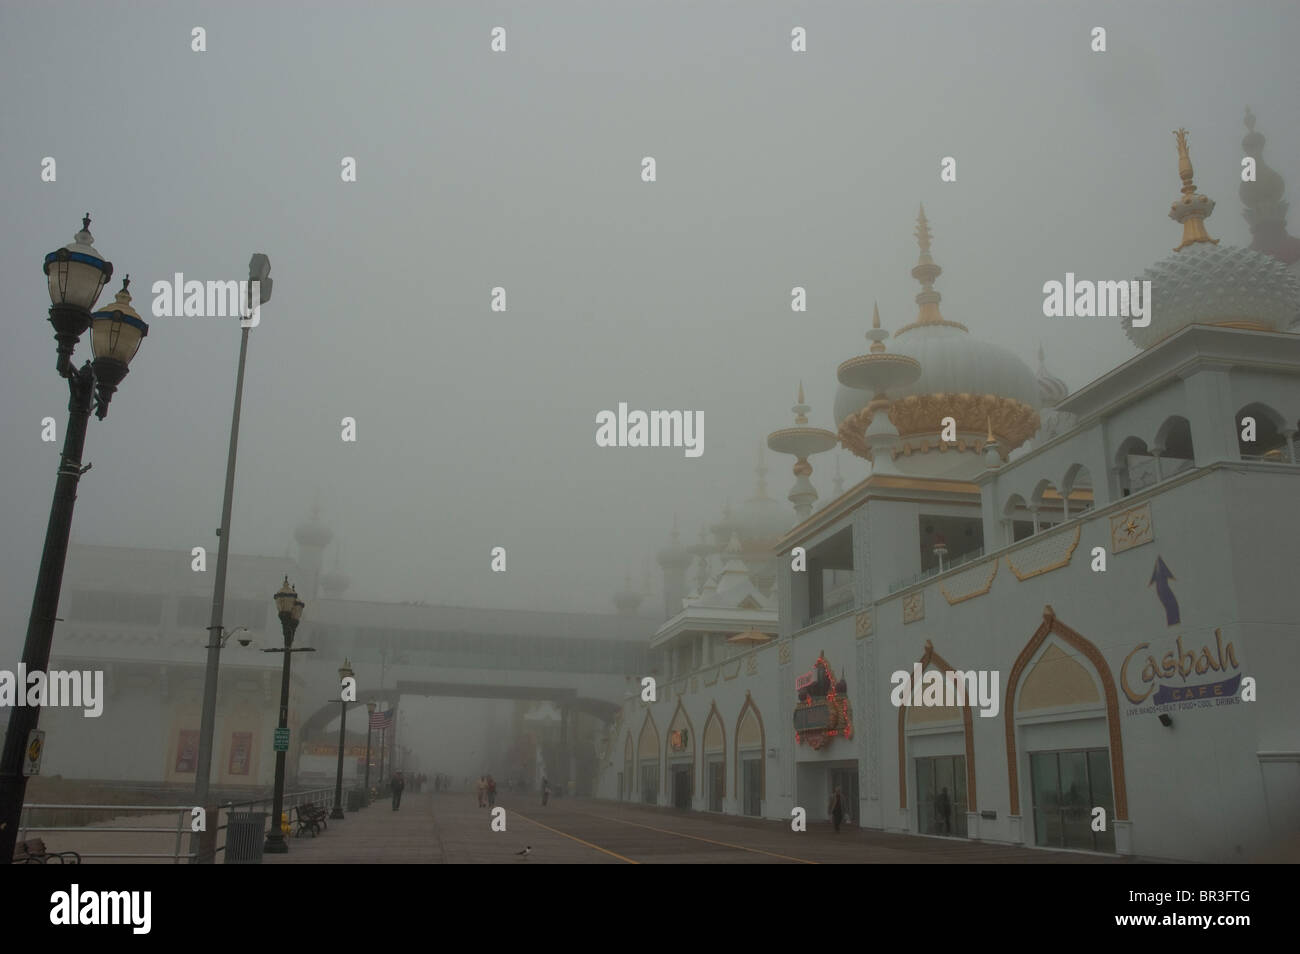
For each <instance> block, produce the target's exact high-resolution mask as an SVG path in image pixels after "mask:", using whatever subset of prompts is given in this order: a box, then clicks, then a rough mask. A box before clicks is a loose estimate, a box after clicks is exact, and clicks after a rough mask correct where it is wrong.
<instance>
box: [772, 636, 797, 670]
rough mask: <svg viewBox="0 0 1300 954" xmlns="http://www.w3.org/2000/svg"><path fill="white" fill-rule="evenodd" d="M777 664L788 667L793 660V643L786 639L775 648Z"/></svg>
mask: <svg viewBox="0 0 1300 954" xmlns="http://www.w3.org/2000/svg"><path fill="white" fill-rule="evenodd" d="M776 651H777V662H778V663H780V664H781V665H782V666H788V665H790V662H791V661H792V660H793V659H794V641H793V640H790V639H787V640H786V641H785V642H783V643H781V645H780V646H778V647H777V650H776Z"/></svg>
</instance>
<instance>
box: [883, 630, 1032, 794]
mask: <svg viewBox="0 0 1300 954" xmlns="http://www.w3.org/2000/svg"><path fill="white" fill-rule="evenodd" d="M920 663H921V672H923V673H924V672H925V667H926V666H928V665H930V664H931V663H933V664H934V665H935V667H936V668H937V669H939V670H940V671H941V672H943V673H944V674H947V673H949V672H957V671H958V670H956V669H954V668H953V667H952V666H950V665H948V661H947V660H946V659H944V658H943V657H942V656H940V655H939V654H938V653H937V652H935V651H934V646H933V645H932V644H931V642H930V641H929V640H928V639H927V640H926V641H925V652H924V653H922V654H921V659H920ZM909 708H911V706H909V705H908V704H907V702H906V701H904V703H903V704H902V705H901V706H899V707H898V809H899V811H906V810H907V733H906V720H907V710H908V709H909ZM961 722H962V732H963V733H964V735H965V742H966V792H967V794H968V795H969V796H970V804H969V810H970V811H972V812H976V811H979V796H978V794H977V792H976V790H975V733H974V732H973V731H972V728H973V725H974V720H973V719H972V718H971V708H970V703H969V702H966V703H964V704H963V705H962V716H961ZM1012 814H1015V812H1012Z"/></svg>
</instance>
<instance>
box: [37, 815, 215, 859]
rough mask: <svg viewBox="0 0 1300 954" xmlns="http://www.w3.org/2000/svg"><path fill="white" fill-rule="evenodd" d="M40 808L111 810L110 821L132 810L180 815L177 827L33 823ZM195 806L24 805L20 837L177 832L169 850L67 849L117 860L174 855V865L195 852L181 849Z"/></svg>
mask: <svg viewBox="0 0 1300 954" xmlns="http://www.w3.org/2000/svg"><path fill="white" fill-rule="evenodd" d="M40 811H90V812H109V813H111V815H110V820H111V819H113V818H116V817H117V816H119V815H121V814H124V813H129V812H147V813H148V814H150V815H170V814H172V813H173V812H174V813H175V814H176V826H175V827H174V828H173V827H172V826H171V825H168V826H166V827H160V826H157V825H150V826H125V825H33V824H32V823H31V816H32V813H33V812H40ZM193 812H194V806H193V805H24V806H23V810H22V815H21V816H20V817H19V823H18V840H19V841H23V840H25V839H24V836H25V835H32V834H37V833H44V832H71V831H75V832H78V833H82V832H106V833H117V832H129V833H134V834H146V833H148V834H171V833H173V832H174V833H175V834H176V843H175V847H174V848H173V849H172V850H171V851H169V852H157V851H83V850H81V849H79V848H71V849H63V850H74V851H76V852H77V854H78V855H80V856H81V858H82V859H83V860H85V859H87V858H117V859H132V858H138V859H158V858H170V859H172V864H180V862H181V859H182V858H184V859H185V860H186V861H189V860H190V858H191V855H190V853H189V852H188V851H182V850H181V843H182V841H183V840H184V836H185V835H187V834H189V831H190V824H189V823H190V820H191V819H192V818H193Z"/></svg>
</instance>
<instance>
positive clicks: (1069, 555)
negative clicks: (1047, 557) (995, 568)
mask: <svg viewBox="0 0 1300 954" xmlns="http://www.w3.org/2000/svg"><path fill="white" fill-rule="evenodd" d="M1082 535H1083V528H1082V527H1078V526H1076V527H1075V528H1074V541H1073V542H1072V543H1071V544H1070V548H1069V549H1068V550H1067V551H1066V552H1065V556H1064V557H1063V558H1062V559H1060V560H1057V561H1056V562H1055V563H1053V564H1051V565H1050V566H1045V567H1042V568H1041V569H1037V570H1030V571H1029V572H1028V573H1021V572H1020V571H1019V570H1017V569H1016V565H1015V564H1014V563H1012V562H1011V558H1012V557H1013V556H1015V555H1016V554H1013V553H1008V554H1007V566H1008V567H1009V568H1010V569H1011V572H1012V573H1014V574H1015V575H1016V579H1017V580H1020V581H1021V582H1022V583H1023V582H1024V581H1025V580H1028V579H1032V578H1033V577H1035V576H1042V575H1043V574H1044V573H1051V572H1052V571H1053V570H1059V569H1060V568H1061V567H1063V566H1068V565H1069V563H1070V560H1071V559H1073V557H1074V550H1075V548H1076V547H1077V546H1078V545H1079V538H1080V537H1081V536H1082ZM1027 549H1029V548H1028V547H1026V548H1025V550H1027ZM1017 552H1018V553H1023V552H1024V550H1020V551H1017Z"/></svg>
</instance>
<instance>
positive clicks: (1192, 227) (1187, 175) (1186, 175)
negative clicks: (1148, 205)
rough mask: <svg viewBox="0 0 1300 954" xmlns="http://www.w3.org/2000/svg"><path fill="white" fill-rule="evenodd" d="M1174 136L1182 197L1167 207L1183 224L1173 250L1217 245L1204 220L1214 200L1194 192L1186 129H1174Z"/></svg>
mask: <svg viewBox="0 0 1300 954" xmlns="http://www.w3.org/2000/svg"><path fill="white" fill-rule="evenodd" d="M1174 138H1175V139H1177V140H1178V177H1179V178H1180V179H1182V180H1183V188H1182V190H1181V191H1182V193H1183V197H1182V199H1181V200H1179V201H1177V202H1175V203H1174V204H1173V206H1171V207H1170V209H1169V217H1170V218H1171V219H1173V220H1174V221H1175V222H1179V223H1181V224H1182V226H1183V241H1182V242H1181V243H1180V244H1179V245H1178V247H1177V248H1175V249H1174V251H1175V252H1181V251H1182V250H1183V249H1185V248H1186V247H1187V246H1189V245H1195V244H1197V243H1199V242H1208V243H1210V244H1212V245H1218V244H1219V240H1218V239H1212V238H1210V235H1209V233H1208V232H1206V231H1205V220H1206V219H1207V218H1209V216H1210V214H1211V213H1212V212H1213V211H1214V200H1213V199H1211V198H1209V197H1208V196H1203V195H1199V194H1198V193H1197V192H1196V184H1195V183H1194V182H1193V181H1192V157H1191V154H1190V153H1189V152H1188V151H1187V130H1186V129H1176V130H1174Z"/></svg>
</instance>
